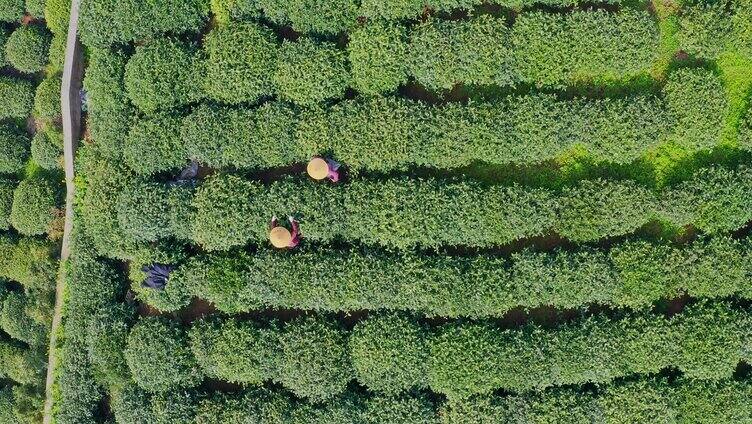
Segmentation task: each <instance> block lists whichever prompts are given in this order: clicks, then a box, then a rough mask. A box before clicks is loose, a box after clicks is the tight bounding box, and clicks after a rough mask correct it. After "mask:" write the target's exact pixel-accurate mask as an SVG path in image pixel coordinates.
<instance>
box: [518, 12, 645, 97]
mask: <svg viewBox="0 0 752 424" xmlns="http://www.w3.org/2000/svg"><path fill="white" fill-rule="evenodd" d="M510 39H511V45H512V50H511V51H512V55H513V57H514V59H513V62H514V67H515V68H516V69H517V71H518V72H519V75H520V77H521V78H522V79H523V80H524V81H527V82H530V83H534V84H537V85H538V86H555V87H564V86H565V85H566V84H567V83H570V82H576V81H582V80H585V81H588V80H591V79H596V80H600V79H624V78H628V77H631V76H635V75H640V74H645V73H647V72H649V71H650V69H651V67H652V65H653V62H654V61H655V60H656V59H657V57H658V54H659V31H658V25H657V24H656V21H655V20H654V19H653V17H652V16H650V14H649V13H647V12H643V11H630V10H622V11H620V12H619V13H609V12H606V11H603V10H595V11H575V12H573V13H567V14H557V13H544V12H531V13H523V14H521V15H519V16H518V17H517V19H516V20H515V23H514V25H513V26H512V29H511V34H510Z"/></svg>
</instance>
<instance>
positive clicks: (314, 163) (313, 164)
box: [307, 158, 329, 180]
mask: <svg viewBox="0 0 752 424" xmlns="http://www.w3.org/2000/svg"><path fill="white" fill-rule="evenodd" d="M307 170H308V175H310V176H311V178H313V179H314V180H323V179H324V178H326V176H327V175H329V165H328V164H327V163H326V161H325V160H324V159H321V158H313V159H311V161H310V162H308V169H307Z"/></svg>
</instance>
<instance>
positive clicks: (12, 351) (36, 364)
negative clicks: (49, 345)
mask: <svg viewBox="0 0 752 424" xmlns="http://www.w3.org/2000/svg"><path fill="white" fill-rule="evenodd" d="M45 354H46V351H44V350H43V349H35V348H26V347H22V344H21V343H19V342H17V341H13V340H9V339H7V338H6V337H3V338H2V340H0V364H2V365H0V375H3V376H4V377H6V378H9V379H11V380H13V381H15V382H17V383H20V384H33V385H40V383H43V375H44V371H45V367H46V364H47V358H46V357H45Z"/></svg>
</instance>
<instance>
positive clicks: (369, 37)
mask: <svg viewBox="0 0 752 424" xmlns="http://www.w3.org/2000/svg"><path fill="white" fill-rule="evenodd" d="M363 7H364V8H365V5H364V6H363ZM349 37H350V41H349V43H348V44H347V52H348V57H349V60H350V64H351V67H352V85H353V87H354V88H355V89H356V90H358V91H359V92H360V93H362V94H366V95H377V94H381V93H388V92H393V91H395V90H396V89H397V88H398V87H399V86H400V85H402V84H404V83H405V82H407V66H406V60H407V43H406V41H405V40H406V38H407V34H406V31H405V28H404V27H401V26H398V25H389V24H386V23H382V22H369V23H367V24H365V25H362V26H359V27H357V28H355V29H354V30H353V31H352V32H350V34H349Z"/></svg>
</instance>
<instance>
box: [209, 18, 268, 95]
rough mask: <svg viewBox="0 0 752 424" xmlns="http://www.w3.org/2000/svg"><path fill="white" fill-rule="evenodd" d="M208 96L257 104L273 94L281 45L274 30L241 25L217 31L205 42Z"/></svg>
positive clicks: (212, 32) (221, 28)
mask: <svg viewBox="0 0 752 424" xmlns="http://www.w3.org/2000/svg"><path fill="white" fill-rule="evenodd" d="M204 49H205V51H206V54H207V57H208V59H207V63H206V75H205V80H204V89H205V91H206V94H207V95H208V96H209V97H210V98H212V99H214V100H218V101H222V102H227V103H242V102H249V103H252V102H255V101H256V100H258V99H259V98H261V97H265V96H269V95H271V94H272V93H273V90H274V85H273V82H272V75H273V74H274V68H275V66H276V60H277V45H276V42H275V40H274V34H273V33H272V31H271V30H269V29H267V28H264V27H262V26H260V25H257V24H245V23H237V24H235V23H234V24H231V25H227V26H224V27H219V28H214V29H213V30H212V31H211V32H210V33H209V34H208V35H207V36H206V38H205V39H204Z"/></svg>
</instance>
